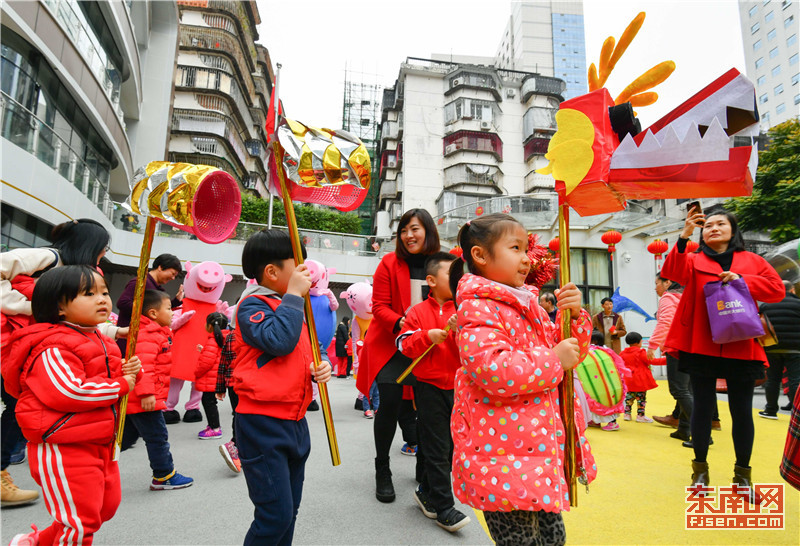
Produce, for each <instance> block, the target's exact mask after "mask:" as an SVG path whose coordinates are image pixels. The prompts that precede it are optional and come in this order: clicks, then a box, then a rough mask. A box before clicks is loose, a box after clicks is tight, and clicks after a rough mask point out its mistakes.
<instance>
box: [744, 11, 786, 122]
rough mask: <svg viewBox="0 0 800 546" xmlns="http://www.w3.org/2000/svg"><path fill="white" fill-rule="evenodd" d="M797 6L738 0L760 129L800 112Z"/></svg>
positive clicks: (746, 58)
mask: <svg viewBox="0 0 800 546" xmlns="http://www.w3.org/2000/svg"><path fill="white" fill-rule="evenodd" d="M799 10H800V8H799V7H798V3H797V2H793V1H791V0H771V1H770V0H767V1H766V2H760V1H757V2H745V1H740V2H739V20H740V22H741V26H742V42H743V45H744V58H745V63H746V65H747V69H746V70H747V77H748V78H750V79H751V80H752V81H753V82H754V83H755V85H756V97H757V100H758V111H759V113H760V114H761V129H762V131H766V130H767V129H769V128H770V127H773V126H775V125H778V124H779V123H782V122H784V121H786V120H788V119H791V118H794V117H797V116H798V114H800V46H799V45H798V41H797V34H798V30H799V29H800V26H798V18H800V11H799Z"/></svg>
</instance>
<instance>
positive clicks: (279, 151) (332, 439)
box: [273, 140, 342, 466]
mask: <svg viewBox="0 0 800 546" xmlns="http://www.w3.org/2000/svg"><path fill="white" fill-rule="evenodd" d="M273 146H274V154H275V171H276V172H277V173H278V180H279V181H280V183H281V193H282V196H283V208H284V210H285V211H286V224H287V226H288V227H289V237H290V238H291V240H292V251H293V252H294V261H295V263H296V264H297V265H300V264H302V263H303V262H304V261H305V260H304V259H303V249H302V246H301V244H300V232H299V231H298V229H297V218H296V217H295V215H294V205H292V198H291V196H290V195H289V188H288V186H287V183H286V176H285V173H284V171H283V147H282V146H281V145H280V142H278V141H277V140H276V141H275V142H274V143H273ZM305 311H306V326H307V327H308V337H309V338H310V340H311V349H312V352H313V355H314V368H315V369H316V368H319V367H320V366H321V365H322V357H321V356H320V352H319V341H318V340H317V330H316V328H315V326H314V313H313V311H312V310H311V298H310V297H309V295H308V294H306V296H305ZM317 386H318V387H319V401H320V404H321V405H322V416H323V418H324V420H325V430H326V431H327V433H328V447H329V448H330V451H331V462H332V463H333V466H339V465H340V464H341V462H342V461H341V459H340V457H339V444H338V443H337V442H336V429H335V428H334V426H333V416H332V415H331V404H330V399H329V398H328V386H327V385H326V384H324V383H319V384H318V385H317Z"/></svg>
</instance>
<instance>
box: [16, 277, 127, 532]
mask: <svg viewBox="0 0 800 546" xmlns="http://www.w3.org/2000/svg"><path fill="white" fill-rule="evenodd" d="M31 309H32V312H33V317H34V319H35V320H36V322H37V323H38V324H34V325H32V326H29V327H27V328H23V329H21V330H17V331H16V332H14V334H13V336H12V339H11V342H10V343H11V345H12V346H11V352H10V354H9V357H8V359H7V361H4V362H3V379H4V384H5V387H6V389H7V390H8V392H9V393H10V394H11V395H12V396H14V397H16V398H17V399H18V402H17V408H16V410H17V413H16V414H17V420H18V422H19V425H20V428H21V429H22V433H23V434H24V435H25V438H27V440H28V442H29V444H28V457H29V460H30V469H31V475H32V476H33V479H34V480H36V483H38V484H39V486H40V487H41V488H42V490H43V492H44V497H45V499H46V500H47V502H46V503H45V505H46V508H47V511H48V512H50V515H51V516H52V517H53V519H54V522H53V524H52V525H50V526H49V527H48V528H47V529H44V530H42V531H37V530H36V528H35V527H34V528H33V532H32V533H28V534H26V535H17V536H15V537H14V539H12V543H13V544H17V543H26V542H24V541H28V542H27V543H31V544H38V543H41V544H55V543H61V542H62V541H63V542H67V543H70V544H74V543H77V544H81V543H82V544H91V543H92V539H93V536H94V534H95V533H96V532H97V531H98V530H99V529H100V526H101V525H102V524H103V522H106V521H108V520H109V519H111V518H112V517H113V516H114V513H115V512H116V510H117V507H118V506H119V503H120V479H119V467H118V466H117V463H116V461H114V460H113V456H114V433H115V432H116V428H117V415H118V407H117V402H118V401H119V398H120V397H121V396H123V395H125V394H127V393H128V392H129V391H130V390H131V389H133V387H134V384H135V382H136V376H137V374H138V373H139V370H140V369H141V365H140V363H139V359H138V358H137V357H133V358H131V359H130V360H129V361H128V362H125V361H124V360H122V359H121V357H120V352H119V348H118V347H117V345H116V344H115V343H114V341H113V340H111V339H110V338H107V337H105V336H103V335H102V334H100V333H99V332H98V331H97V325H98V324H102V323H104V322H105V321H106V319H107V318H108V315H109V313H110V312H111V298H110V297H109V296H108V290H107V289H106V283H105V281H104V280H103V277H101V276H100V275H99V274H98V273H97V271H96V270H95V269H94V268H92V267H89V266H85V265H69V266H63V267H57V268H55V269H51V270H50V271H47V272H46V273H44V274H43V275H42V276H41V277H40V278H39V280H38V282H37V283H36V287H35V288H34V290H33V299H32V302H31Z"/></svg>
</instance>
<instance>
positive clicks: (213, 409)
mask: <svg viewBox="0 0 800 546" xmlns="http://www.w3.org/2000/svg"><path fill="white" fill-rule="evenodd" d="M202 402H203V411H204V412H206V421H208V426H210V427H211V428H219V410H218V409H217V395H216V393H213V392H204V393H203V398H202Z"/></svg>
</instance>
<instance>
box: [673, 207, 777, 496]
mask: <svg viewBox="0 0 800 546" xmlns="http://www.w3.org/2000/svg"><path fill="white" fill-rule="evenodd" d="M704 222H705V225H704ZM695 227H699V228H700V229H701V232H700V234H701V241H700V248H699V249H698V251H697V252H696V253H688V252H686V243H687V242H688V240H689V238H690V237H691V236H692V233H693V232H694V229H695ZM661 275H662V276H664V277H665V278H668V279H672V280H674V281H676V282H678V283H680V284H682V285H684V286H685V287H686V288H685V289H684V292H683V297H682V298H681V300H680V302H679V303H678V309H677V311H676V312H675V320H673V322H672V326H671V327H670V330H669V334H667V339H666V342H665V343H664V346H665V347H667V348H668V350H669V351H671V352H672V353H675V354H677V355H678V360H679V366H680V369H681V371H683V372H686V373H688V374H689V377H690V379H691V383H692V390H693V396H694V398H693V402H694V408H693V411H692V417H691V420H692V423H691V427H692V442H693V448H694V455H695V458H694V460H693V461H692V482H693V484H702V485H708V483H709V476H708V462H707V461H706V455H707V454H708V444H709V439H710V437H711V417H712V413H713V411H714V402H715V400H716V382H717V378H720V377H721V378H725V379H726V381H727V384H728V405H729V407H730V412H731V420H732V427H731V435H732V437H733V446H734V451H735V453H736V463H735V465H734V477H733V483H735V484H738V485H739V486H741V487H751V481H750V480H751V478H750V474H751V468H750V466H749V465H750V455H751V453H752V451H753V439H754V436H755V430H754V426H753V389H754V387H755V381H756V380H757V379H761V378H762V377H764V365H765V362H766V355H765V353H764V349H763V348H762V347H761V346H760V345H759V344H758V342H757V341H756V340H755V339H745V340H742V341H734V342H730V343H725V344H722V345H720V344H717V343H714V342H713V341H712V339H711V327H710V325H709V318H708V311H707V310H706V301H705V300H706V299H705V295H704V294H703V287H704V286H705V285H706V284H707V283H709V282H713V281H722V282H730V281H733V280H735V279H739V278H742V279H744V280H745V282H746V283H747V288H748V289H749V290H750V294H751V296H752V297H753V299H755V300H759V301H763V302H767V303H772V302H777V301H780V300H781V299H783V296H784V290H783V283H782V282H781V279H780V277H779V276H778V274H777V273H776V272H775V270H774V269H773V268H772V266H770V265H769V264H768V263H767V261H766V260H764V259H763V258H762V257H761V256H758V255H757V254H753V253H751V252H747V251H745V249H744V239H743V238H742V234H741V232H740V231H739V229H738V227H737V224H736V217H735V216H734V215H733V214H731V213H729V212H727V211H725V210H720V211H719V212H713V213H711V214H709V215H708V217H706V216H705V215H704V214H703V213H702V212H701V211H700V210H699V209H697V208H693V209H691V210H690V212H689V215H688V216H687V218H686V223H685V225H684V228H683V232H681V235H680V238H679V239H678V242H677V244H676V245H675V246H674V247H673V248H672V251H671V252H670V253H669V255H668V256H667V259H666V260H665V262H664V267H663V268H662V269H661ZM751 491H752V489H751ZM750 499H751V500H754V499H753V497H752V496H751V497H750Z"/></svg>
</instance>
